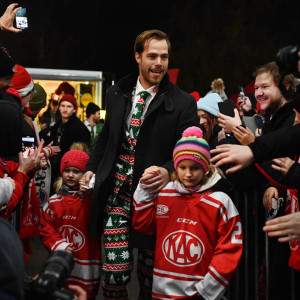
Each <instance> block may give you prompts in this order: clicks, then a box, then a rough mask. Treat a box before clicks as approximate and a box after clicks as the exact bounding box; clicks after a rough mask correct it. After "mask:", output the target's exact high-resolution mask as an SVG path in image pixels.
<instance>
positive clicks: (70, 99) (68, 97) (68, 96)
mask: <svg viewBox="0 0 300 300" xmlns="http://www.w3.org/2000/svg"><path fill="white" fill-rule="evenodd" d="M63 101H67V102H70V103H71V104H72V105H73V106H74V108H75V109H76V110H77V107H78V106H77V101H76V98H75V97H74V96H73V95H71V94H65V95H63V96H62V98H61V99H60V100H59V104H61V103H62V102H63Z"/></svg>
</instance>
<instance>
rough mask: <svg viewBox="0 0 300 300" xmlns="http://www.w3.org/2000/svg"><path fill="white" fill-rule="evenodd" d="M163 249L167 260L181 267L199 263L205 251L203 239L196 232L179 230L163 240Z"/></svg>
mask: <svg viewBox="0 0 300 300" xmlns="http://www.w3.org/2000/svg"><path fill="white" fill-rule="evenodd" d="M162 250H163V253H164V256H165V258H166V260H167V261H169V262H170V263H171V264H173V265H175V266H179V267H187V266H193V265H195V264H197V263H199V262H200V261H201V259H202V257H203V254H204V252H205V247H204V244H203V243H202V241H201V240H200V239H199V238H198V237H197V236H195V235H194V234H192V233H190V232H187V231H184V230H179V231H175V232H172V233H170V234H169V235H168V236H167V237H166V238H165V239H164V241H163V244H162Z"/></svg>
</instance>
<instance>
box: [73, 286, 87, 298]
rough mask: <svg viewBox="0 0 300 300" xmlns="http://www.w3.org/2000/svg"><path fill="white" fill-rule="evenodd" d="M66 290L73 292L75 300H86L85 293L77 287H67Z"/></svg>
mask: <svg viewBox="0 0 300 300" xmlns="http://www.w3.org/2000/svg"><path fill="white" fill-rule="evenodd" d="M68 289H69V290H71V291H72V292H73V294H74V295H75V296H76V299H77V300H87V293H86V291H85V290H84V289H83V288H82V287H80V286H79V285H68Z"/></svg>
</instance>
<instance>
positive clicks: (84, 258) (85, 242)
mask: <svg viewBox="0 0 300 300" xmlns="http://www.w3.org/2000/svg"><path fill="white" fill-rule="evenodd" d="M88 159H89V156H88V154H87V153H86V152H83V151H81V150H71V151H68V152H67V153H65V155H64V156H63V157H62V160H61V164H60V173H61V175H62V177H61V178H60V179H58V181H56V194H55V195H53V196H52V197H51V198H50V199H49V202H48V203H47V204H46V205H45V206H44V207H43V211H42V214H41V228H40V235H41V237H42V241H43V243H44V245H45V246H46V247H47V248H48V249H49V250H50V251H56V250H65V251H67V252H69V253H72V254H73V258H74V268H73V271H72V273H71V275H70V277H69V278H68V279H67V281H66V283H65V286H67V285H70V284H73V285H74V284H75V285H79V286H81V287H82V288H83V289H84V290H85V291H86V292H87V294H88V298H93V297H96V295H97V293H98V289H99V283H100V264H101V242H100V236H97V237H95V238H91V237H89V236H88V224H89V218H90V211H91V203H92V200H91V196H90V195H84V196H83V195H81V193H80V191H79V187H80V180H81V178H82V176H83V174H84V169H85V166H86V163H87V161H88Z"/></svg>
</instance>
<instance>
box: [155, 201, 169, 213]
mask: <svg viewBox="0 0 300 300" xmlns="http://www.w3.org/2000/svg"><path fill="white" fill-rule="evenodd" d="M168 211H169V208H168V206H166V205H162V204H158V205H157V209H156V214H158V215H165V214H166V213H167V212H168Z"/></svg>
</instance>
